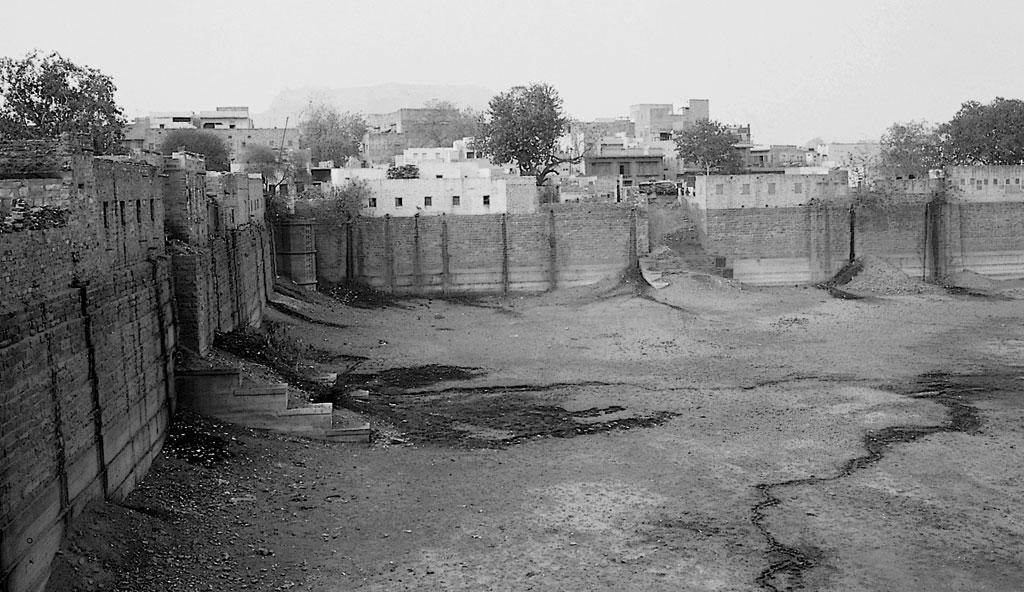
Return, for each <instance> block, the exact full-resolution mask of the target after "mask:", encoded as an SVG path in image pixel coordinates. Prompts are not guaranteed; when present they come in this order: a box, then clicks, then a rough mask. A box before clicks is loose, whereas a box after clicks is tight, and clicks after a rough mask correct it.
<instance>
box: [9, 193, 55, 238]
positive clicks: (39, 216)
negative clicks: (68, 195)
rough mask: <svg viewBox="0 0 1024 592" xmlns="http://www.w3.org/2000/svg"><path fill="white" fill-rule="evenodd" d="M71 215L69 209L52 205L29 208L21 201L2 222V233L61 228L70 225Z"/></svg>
mask: <svg viewBox="0 0 1024 592" xmlns="http://www.w3.org/2000/svg"><path fill="white" fill-rule="evenodd" d="M70 213H71V210H69V209H68V208H62V207H60V206H52V205H42V206H29V205H28V203H27V202H26V201H25V200H23V199H19V200H17V201H16V202H15V203H14V205H13V207H12V208H11V211H10V212H8V214H7V215H6V216H4V218H3V220H2V221H0V233H5V232H21V231H23V230H43V229H44V228H60V227H62V226H67V225H68V215H69V214H70Z"/></svg>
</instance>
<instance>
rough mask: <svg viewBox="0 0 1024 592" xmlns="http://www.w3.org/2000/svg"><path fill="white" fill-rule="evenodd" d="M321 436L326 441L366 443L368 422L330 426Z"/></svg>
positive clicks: (368, 435)
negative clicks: (340, 426)
mask: <svg viewBox="0 0 1024 592" xmlns="http://www.w3.org/2000/svg"><path fill="white" fill-rule="evenodd" d="M323 438H324V440H327V441H328V442H351V443H361V442H367V443H368V442H369V441H370V424H369V423H364V424H363V425H359V426H351V427H346V428H331V429H329V430H326V431H325V432H324V435H323Z"/></svg>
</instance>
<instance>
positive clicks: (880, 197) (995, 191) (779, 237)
mask: <svg viewBox="0 0 1024 592" xmlns="http://www.w3.org/2000/svg"><path fill="white" fill-rule="evenodd" d="M778 176H779V177H783V176H782V175H778ZM739 177H741V176H733V177H730V178H729V179H730V180H731V182H730V183H717V180H718V179H717V178H716V177H714V176H712V177H710V178H709V179H707V180H705V184H706V186H708V187H711V186H722V187H725V188H726V189H729V188H732V189H733V194H730V193H729V192H727V191H726V192H723V194H715V195H708V194H707V193H706V192H703V193H702V192H701V191H699V189H700V187H698V191H697V195H696V196H692V197H688V198H687V200H686V201H687V203H686V207H687V210H688V215H689V216H690V217H691V219H692V220H694V223H695V224H696V226H697V230H698V235H699V237H700V240H701V245H702V246H703V247H704V249H705V251H706V252H707V253H708V254H709V255H713V256H717V257H723V258H725V259H726V262H727V263H726V266H727V267H730V268H732V269H733V277H734V278H735V279H738V280H740V281H743V282H747V283H750V284H754V285H765V286H770V285H794V284H807V283H817V282H820V281H824V280H826V279H828V278H830V277H831V276H832V275H834V274H835V273H836V272H837V271H838V270H839V269H840V268H841V267H842V266H843V264H845V263H846V262H847V261H849V260H850V259H852V258H855V257H860V256H864V255H873V256H877V257H879V258H881V259H884V260H886V261H887V262H889V263H890V264H892V265H895V266H897V267H899V268H900V269H901V270H902V271H903V272H904V273H906V274H907V275H909V276H911V277H916V278H921V279H928V280H933V279H937V278H941V277H943V276H945V275H948V274H953V273H957V272H960V271H964V270H970V271H974V272H976V273H980V274H983V275H986V276H989V277H993V278H996V279H1009V278H1022V277H1024V191H1022V189H1021V188H1022V185H1021V184H1020V183H1018V182H1015V181H1016V180H1019V179H1022V178H1024V167H950V170H949V172H948V176H947V178H946V179H922V180H891V181H887V182H883V183H880V184H879V185H877V186H876V187H875V188H874V189H873V190H872V191H870V192H869V191H863V192H850V193H845V192H843V191H842V190H841V189H839V186H838V185H836V184H834V183H833V180H832V179H825V180H824V186H826V187H827V186H833V187H835V188H836V189H835V190H832V191H830V192H829V193H828V194H823V195H821V196H820V197H821V198H820V199H813V200H807V201H806V202H798V201H795V199H796V198H795V197H794V196H793V195H786V194H780V195H778V196H777V197H776V198H772V199H768V198H766V197H765V196H764V195H763V194H761V195H760V196H758V192H757V191H752V190H750V189H748V190H747V191H749V193H746V192H743V193H741V194H740V195H736V194H735V193H737V192H741V191H743V190H742V189H737V183H738V182H740V181H741V180H739V181H737V180H735V179H738V178H739ZM756 177H759V178H760V177H773V175H758V176H756ZM784 177H788V178H787V179H786V186H787V187H788V186H791V185H792V184H793V183H794V182H795V181H793V180H792V177H796V176H784ZM804 177H805V178H808V177H817V176H804ZM961 177H963V178H964V179H963V180H962V179H961ZM982 177H985V179H989V178H991V179H995V180H997V181H998V183H996V181H992V182H991V184H988V183H983V182H982ZM968 179H969V180H968ZM768 181H769V179H762V180H761V183H762V184H763V183H767V182H768ZM961 181H963V182H961ZM812 182H813V181H812ZM805 183H806V181H805ZM743 185H747V184H745V183H744V184H742V185H739V187H742V186H743ZM751 185H754V186H755V187H756V185H757V183H756V182H755V183H751V184H750V185H747V187H748V188H750V187H751ZM782 186H783V185H782V184H779V185H778V187H782ZM986 188H987V189H986ZM803 190H804V195H806V191H807V187H806V185H805V186H804V187H803ZM748 196H749V197H748ZM747 201H750V203H747ZM754 202H756V203H754ZM737 205H738V206H739V207H736V206H737Z"/></svg>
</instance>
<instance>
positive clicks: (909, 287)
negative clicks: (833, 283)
mask: <svg viewBox="0 0 1024 592" xmlns="http://www.w3.org/2000/svg"><path fill="white" fill-rule="evenodd" d="M853 263H854V266H853V267H851V269H855V267H856V266H857V265H859V266H860V268H861V269H860V271H858V272H856V273H855V274H853V275H852V276H851V278H850V280H849V281H848V282H846V283H841V284H837V285H838V287H839V288H840V289H841V290H843V291H844V292H851V293H854V294H877V295H902V294H932V293H938V292H939V291H940V290H939V288H938V287H937V286H933V285H931V284H928V283H926V282H924V281H922V280H919V279H915V278H912V277H910V276H908V275H907V274H905V273H903V271H902V270H901V269H900V268H898V267H896V266H895V265H893V264H891V263H889V262H888V261H886V260H885V259H881V258H879V257H874V256H871V255H867V256H864V257H860V258H859V259H857V260H856V261H854V262H853Z"/></svg>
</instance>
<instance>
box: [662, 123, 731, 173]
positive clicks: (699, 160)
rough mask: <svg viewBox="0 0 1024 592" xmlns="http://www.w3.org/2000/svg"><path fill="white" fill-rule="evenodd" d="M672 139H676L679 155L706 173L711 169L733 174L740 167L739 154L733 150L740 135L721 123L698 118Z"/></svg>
mask: <svg viewBox="0 0 1024 592" xmlns="http://www.w3.org/2000/svg"><path fill="white" fill-rule="evenodd" d="M672 139H673V140H675V142H676V153H677V154H678V155H679V158H681V159H682V160H683V162H684V163H685V162H690V163H693V164H695V165H697V166H699V167H700V168H702V169H704V174H706V175H710V174H711V173H712V172H719V173H725V174H728V173H734V172H736V171H738V170H739V169H740V168H741V165H742V163H741V162H740V157H739V155H738V154H737V153H736V150H735V149H733V144H735V143H736V142H738V141H739V138H738V137H736V136H735V135H734V134H733V133H732V132H730V131H729V130H728V128H726V126H725V125H724V124H722V123H720V122H717V121H712V120H707V119H701V120H698V121H696V122H694V124H693V125H691V126H689V127H687V128H686V129H684V130H682V131H679V132H676V133H675V135H674V136H673V138H672Z"/></svg>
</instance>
